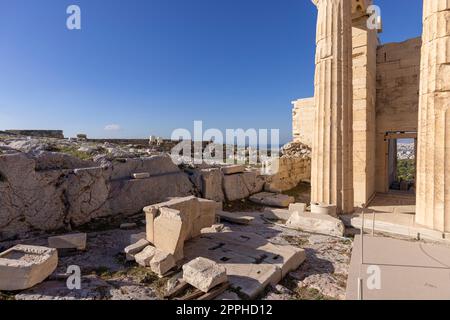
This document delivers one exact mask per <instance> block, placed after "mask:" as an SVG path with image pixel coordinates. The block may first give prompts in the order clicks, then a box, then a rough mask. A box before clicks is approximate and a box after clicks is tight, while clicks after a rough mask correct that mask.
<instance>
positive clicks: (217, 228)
mask: <svg viewBox="0 0 450 320" xmlns="http://www.w3.org/2000/svg"><path fill="white" fill-rule="evenodd" d="M224 228H225V226H224V225H223V224H221V223H219V224H213V225H212V226H211V227H209V228H203V229H202V230H201V231H200V232H201V233H202V234H207V233H216V232H221V231H222V230H223V229H224Z"/></svg>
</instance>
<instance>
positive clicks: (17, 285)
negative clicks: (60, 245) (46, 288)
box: [0, 245, 58, 291]
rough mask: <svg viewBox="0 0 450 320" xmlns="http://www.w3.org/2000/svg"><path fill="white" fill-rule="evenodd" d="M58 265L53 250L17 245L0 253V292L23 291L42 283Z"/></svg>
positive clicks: (55, 253) (54, 250)
mask: <svg viewBox="0 0 450 320" xmlns="http://www.w3.org/2000/svg"><path fill="white" fill-rule="evenodd" d="M57 265H58V252H57V250H56V249H54V248H46V247H38V246H27V245H17V246H15V247H13V248H11V249H9V250H6V251H4V252H2V253H0V290H4V291H17V290H25V289H29V288H31V287H33V286H35V285H36V284H38V283H41V282H42V281H44V280H45V279H46V278H47V277H48V276H50V275H51V274H52V273H53V271H55V269H56V267H57Z"/></svg>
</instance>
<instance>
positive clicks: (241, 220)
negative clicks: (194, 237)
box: [217, 211, 255, 225]
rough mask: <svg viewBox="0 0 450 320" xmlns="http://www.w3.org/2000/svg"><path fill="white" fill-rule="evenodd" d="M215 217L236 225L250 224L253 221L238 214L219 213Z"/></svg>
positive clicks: (251, 218) (252, 218) (249, 217)
mask: <svg viewBox="0 0 450 320" xmlns="http://www.w3.org/2000/svg"><path fill="white" fill-rule="evenodd" d="M217 216H218V217H219V218H220V219H221V220H225V221H228V222H231V223H236V224H244V225H247V224H250V223H251V222H252V221H253V220H255V218H254V217H251V216H246V215H242V214H239V213H235V212H226V211H219V212H217Z"/></svg>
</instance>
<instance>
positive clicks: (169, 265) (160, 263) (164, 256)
mask: <svg viewBox="0 0 450 320" xmlns="http://www.w3.org/2000/svg"><path fill="white" fill-rule="evenodd" d="M175 266H176V260H175V258H174V256H173V255H171V254H170V253H167V252H164V251H162V250H158V249H157V250H156V252H155V255H154V256H153V259H152V261H151V262H150V268H151V270H152V271H153V272H154V273H156V274H157V275H159V276H160V277H161V276H164V275H165V274H166V273H167V272H169V271H170V270H171V269H173V268H174V267H175Z"/></svg>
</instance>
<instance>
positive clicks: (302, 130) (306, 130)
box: [292, 98, 315, 147]
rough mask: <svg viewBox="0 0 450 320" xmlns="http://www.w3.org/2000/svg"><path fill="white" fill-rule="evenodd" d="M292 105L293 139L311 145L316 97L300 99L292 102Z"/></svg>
mask: <svg viewBox="0 0 450 320" xmlns="http://www.w3.org/2000/svg"><path fill="white" fill-rule="evenodd" d="M292 105H293V108H292V136H293V141H294V142H301V143H303V144H305V145H307V146H309V147H311V146H312V133H313V127H314V110H315V108H314V98H306V99H299V100H296V101H294V102H292Z"/></svg>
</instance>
